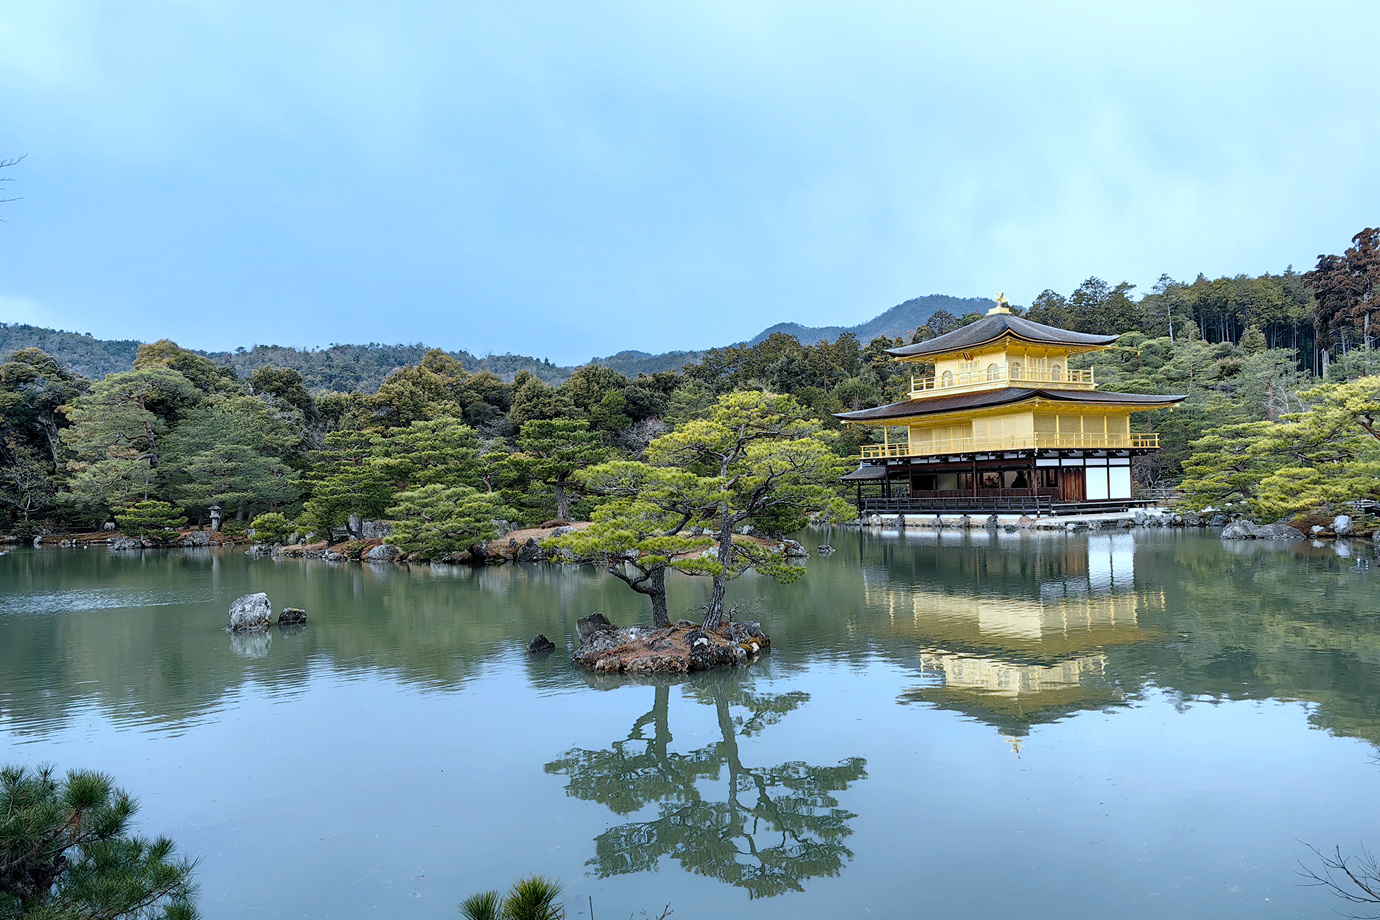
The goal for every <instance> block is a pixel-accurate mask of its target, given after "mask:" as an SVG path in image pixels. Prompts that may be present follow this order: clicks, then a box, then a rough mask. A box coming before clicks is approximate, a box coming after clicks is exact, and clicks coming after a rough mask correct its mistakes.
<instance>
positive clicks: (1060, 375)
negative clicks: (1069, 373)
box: [1049, 364, 1064, 380]
mask: <svg viewBox="0 0 1380 920" xmlns="http://www.w3.org/2000/svg"><path fill="white" fill-rule="evenodd" d="M1049 379H1050V380H1063V379H1064V371H1063V368H1061V367H1059V365H1057V364H1051V365H1050V366H1049Z"/></svg>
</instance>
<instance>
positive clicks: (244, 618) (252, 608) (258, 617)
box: [226, 592, 273, 632]
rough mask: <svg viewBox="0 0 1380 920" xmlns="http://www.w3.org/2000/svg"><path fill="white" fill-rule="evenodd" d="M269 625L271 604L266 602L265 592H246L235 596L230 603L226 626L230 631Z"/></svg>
mask: <svg viewBox="0 0 1380 920" xmlns="http://www.w3.org/2000/svg"><path fill="white" fill-rule="evenodd" d="M271 625H273V605H272V604H270V603H269V602H268V595H267V594H264V593H262V592H261V593H259V594H246V595H244V596H243V597H237V598H235V601H234V603H232V604H231V605H230V625H229V626H227V627H226V628H227V629H229V630H230V631H231V632H245V631H246V630H254V629H268V627H269V626H271Z"/></svg>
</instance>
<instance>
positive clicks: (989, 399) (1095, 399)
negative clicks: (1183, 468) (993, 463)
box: [834, 387, 1188, 422]
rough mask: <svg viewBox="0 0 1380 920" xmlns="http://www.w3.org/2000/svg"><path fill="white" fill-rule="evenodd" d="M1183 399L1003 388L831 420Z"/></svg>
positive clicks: (1145, 405) (1155, 404) (1133, 405)
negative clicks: (1038, 402)
mask: <svg viewBox="0 0 1380 920" xmlns="http://www.w3.org/2000/svg"><path fill="white" fill-rule="evenodd" d="M1187 398H1188V397H1187V396H1186V395H1185V396H1159V395H1156V394H1153V393H1103V392H1100V391H1097V390H1055V389H1049V390H1045V389H1039V388H1032V387H1006V388H1004V389H1000V390H981V391H978V392H976V393H958V394H955V395H953V396H930V397H926V398H924V399H908V400H906V401H905V402H898V403H892V404H891V405H889V406H878V407H877V408H875V409H860V410H858V411H856V412H835V413H834V417H835V418H838V419H842V420H843V421H845V422H880V421H885V420H887V419H897V418H916V417H918V416H922V415H938V414H940V413H944V412H962V411H965V410H972V409H990V408H992V407H994V406H1007V405H1013V404H1015V403H1021V402H1026V401H1027V400H1032V399H1042V400H1045V401H1046V402H1052V403H1067V404H1069V405H1082V406H1118V407H1126V408H1130V409H1133V410H1145V409H1162V408H1165V407H1166V406H1172V405H1174V404H1175V403H1180V402H1183V401H1184V400H1185V399H1187Z"/></svg>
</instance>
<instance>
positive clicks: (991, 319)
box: [886, 312, 1121, 358]
mask: <svg viewBox="0 0 1380 920" xmlns="http://www.w3.org/2000/svg"><path fill="white" fill-rule="evenodd" d="M1004 335H1010V336H1014V337H1016V338H1018V339H1021V340H1022V341H1025V342H1031V343H1034V344H1036V345H1066V346H1073V347H1075V348H1089V347H1091V348H1098V347H1101V346H1103V345H1110V344H1112V343H1113V342H1115V341H1116V340H1117V339H1119V338H1121V336H1119V335H1092V334H1090V333H1086V332H1070V331H1069V330H1067V329H1056V328H1055V327H1054V326H1046V325H1045V324H1044V323H1037V322H1033V321H1031V320H1028V319H1023V318H1022V317H1019V316H1017V315H1016V314H1014V313H1007V312H992V313H988V314H987V315H986V316H984V317H983V318H982V319H980V320H978V321H977V322H975V323H969V324H968V325H967V326H964V327H962V328H960V329H955V330H954V331H953V332H946V333H944V334H943V335H941V336H936V337H935V338H932V339H930V340H929V341H927V342H918V343H916V344H914V345H907V346H905V347H904V348H888V349H887V350H886V353H887V354H889V355H891V356H892V357H894V358H923V357H928V356H930V355H946V354H952V353H954V352H959V351H968V350H970V349H974V348H978V347H980V346H982V345H986V344H988V343H989V342H995V341H996V340H997V339H1000V338H1001V337H1002V336H1004Z"/></svg>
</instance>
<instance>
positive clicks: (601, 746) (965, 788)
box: [0, 531, 1380, 920]
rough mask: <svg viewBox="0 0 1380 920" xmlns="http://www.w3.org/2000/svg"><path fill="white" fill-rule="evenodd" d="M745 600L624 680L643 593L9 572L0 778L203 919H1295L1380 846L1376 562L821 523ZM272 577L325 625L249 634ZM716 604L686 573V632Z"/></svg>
mask: <svg viewBox="0 0 1380 920" xmlns="http://www.w3.org/2000/svg"><path fill="white" fill-rule="evenodd" d="M803 539H804V541H805V542H806V543H807V545H813V544H815V543H819V542H820V541H821V540H824V539H827V540H828V541H829V542H831V543H832V544H833V545H834V546H835V547H836V548H837V549H838V552H837V553H836V554H835V555H832V556H827V557H815V558H811V559H810V560H809V561H808V563H807V567H808V573H807V576H806V577H805V579H803V580H802V581H801V582H800V583H798V584H795V585H788V586H779V585H775V584H773V583H770V582H767V581H765V580H762V579H755V578H752V577H749V578H746V579H744V580H742V581H741V582H738V583H736V584H735V585H734V587H733V589H732V592H731V598H732V599H734V600H737V601H739V602H746V603H749V604H752V605H754V606H755V608H756V612H755V613H754V614H753V616H754V617H755V618H760V619H761V620H763V623H764V626H765V627H766V628H767V630H768V632H770V633H771V634H772V636H773V641H774V642H775V645H776V648H775V650H774V651H773V652H772V654H771V655H770V656H768V657H767V658H765V659H764V660H763V661H761V662H759V663H757V664H754V665H753V666H752V667H751V668H748V669H744V670H740V671H737V672H733V673H730V674H726V675H718V676H707V675H706V676H696V677H691V678H688V679H685V678H682V679H678V680H664V681H646V680H644V681H633V680H624V679H596V678H594V677H592V676H590V675H585V674H582V673H577V672H575V671H573V670H572V668H571V666H570V664H569V661H568V658H567V657H566V655H565V654H563V652H557V653H556V654H554V655H552V656H549V657H546V658H540V659H534V658H532V657H530V656H528V655H527V654H526V652H525V651H524V645H525V643H526V641H527V640H528V639H529V638H530V637H531V636H532V635H534V634H536V633H545V634H546V635H547V636H549V637H550V638H551V639H552V640H553V641H555V642H556V644H557V646H560V647H563V649H568V648H569V647H570V646H571V643H572V642H573V638H574V634H575V621H576V619H577V618H579V617H580V616H583V615H585V614H586V613H589V612H590V611H593V610H599V611H603V612H605V613H607V614H608V615H609V616H610V618H611V619H613V620H614V621H615V622H630V621H632V620H634V619H637V618H645V617H648V616H649V611H648V610H647V609H645V601H644V600H643V599H642V598H640V597H637V596H635V595H633V594H632V592H630V591H628V590H627V589H626V588H625V587H623V586H622V585H621V584H620V583H617V582H615V581H614V580H612V579H609V578H607V577H600V576H599V575H597V574H596V573H594V572H592V571H590V570H564V569H558V568H554V567H547V566H534V567H517V566H506V567H502V568H495V569H480V570H470V569H465V568H439V567H438V568H435V569H431V568H414V569H410V570H408V569H398V568H393V567H374V566H365V567H359V566H337V565H331V564H327V563H322V562H319V561H315V560H311V561H267V560H263V561H250V560H248V559H247V558H246V557H245V556H244V555H243V554H241V553H220V552H211V551H195V550H193V551H181V552H146V553H143V554H139V553H134V554H128V553H124V554H112V553H108V552H106V551H104V550H59V549H48V550H37V551H33V550H18V551H14V552H10V553H9V554H7V555H5V556H4V557H0V761H3V762H21V763H31V764H32V763H40V762H52V763H56V764H58V765H59V766H61V767H63V768H68V767H77V766H82V767H94V768H100V769H104V770H108V771H110V772H112V773H114V774H115V775H116V776H117V778H118V779H119V781H120V782H121V783H122V784H123V785H124V786H125V787H127V788H129V789H130V790H131V791H132V792H134V793H135V794H136V795H137V796H138V797H139V798H140V799H141V800H142V802H143V810H142V812H141V815H140V822H141V823H140V826H141V828H142V829H145V830H147V831H148V832H151V833H153V832H156V833H166V834H168V835H170V836H172V837H173V838H174V839H175V840H177V841H178V842H179V844H180V845H181V847H182V848H183V849H184V850H185V851H187V852H190V853H191V854H194V855H197V856H199V857H200V859H201V865H200V868H199V870H198V877H199V879H200V881H201V886H202V904H203V912H204V914H205V916H206V917H208V918H229V917H245V916H261V917H266V918H267V917H313V918H315V917H342V918H349V917H404V918H407V917H416V918H422V917H453V916H456V913H455V905H456V904H457V903H458V902H459V901H460V900H461V899H463V898H464V897H466V896H467V895H469V894H471V893H473V892H475V891H477V890H480V889H484V888H490V887H503V886H506V885H507V884H508V883H510V882H511V881H512V880H513V879H515V878H517V877H518V876H519V875H523V874H527V873H531V872H540V873H543V874H546V875H551V876H557V877H559V878H560V879H561V880H562V882H563V883H564V885H565V887H566V892H567V902H566V903H567V906H568V911H569V916H570V917H572V918H579V917H588V915H589V904H590V899H591V897H592V899H593V905H594V914H595V917H601V918H618V917H626V916H628V915H629V914H631V913H635V914H636V915H638V916H640V915H641V912H642V911H643V910H646V911H648V912H649V913H650V914H652V915H653V916H655V915H656V914H658V913H660V911H661V909H662V907H663V905H666V904H668V903H669V904H670V905H671V906H672V907H673V908H674V909H675V916H676V917H678V918H691V917H711V916H733V917H752V918H757V917H762V918H767V917H782V918H785V917H791V918H798V917H857V916H866V915H867V914H868V913H869V912H870V913H871V914H872V915H879V916H909V915H921V914H923V915H926V916H935V915H945V914H949V915H953V916H961V917H1011V916H1020V917H1058V918H1061V920H1063V918H1067V917H1069V916H1113V915H1115V916H1125V917H1166V916H1175V917H1298V916H1327V915H1330V911H1331V910H1332V909H1333V908H1335V907H1340V906H1342V905H1340V904H1337V903H1334V901H1333V900H1332V899H1331V898H1330V897H1329V896H1328V895H1327V894H1326V893H1325V892H1322V891H1320V890H1318V889H1315V888H1307V887H1303V886H1301V885H1300V884H1299V881H1300V880H1299V878H1298V877H1297V875H1296V874H1295V873H1296V870H1297V868H1298V864H1299V861H1300V860H1305V861H1308V860H1310V859H1311V854H1310V853H1309V851H1308V849H1307V847H1306V846H1305V844H1314V845H1317V846H1319V847H1321V848H1324V849H1330V848H1332V847H1333V846H1336V845H1340V846H1342V847H1343V849H1344V850H1346V851H1356V850H1357V849H1359V847H1360V846H1361V844H1362V843H1363V842H1364V843H1366V844H1368V845H1369V846H1370V847H1372V848H1375V847H1380V820H1377V818H1380V759H1378V758H1377V745H1380V570H1377V562H1376V559H1375V552H1374V549H1373V548H1371V547H1370V546H1369V545H1368V544H1367V545H1365V546H1364V547H1363V546H1362V545H1361V544H1356V545H1355V546H1354V547H1353V548H1352V554H1351V555H1346V556H1344V555H1340V554H1339V552H1338V551H1337V550H1336V549H1334V548H1333V547H1332V546H1331V545H1327V546H1312V545H1308V544H1305V545H1303V546H1294V547H1273V546H1268V545H1255V544H1249V543H1247V544H1224V543H1222V542H1220V541H1218V540H1216V539H1214V538H1212V537H1202V536H1196V535H1182V534H1162V533H1152V534H1148V535H1143V534H1137V535H1136V536H1134V537H1132V536H1130V535H1122V534H1118V535H1115V536H1109V535H1086V536H1065V535H1062V534H1039V535H1006V534H1002V535H1000V537H993V538H989V537H987V536H986V535H985V534H978V535H961V534H954V535H948V534H946V535H943V536H936V535H934V534H920V535H916V534H910V535H905V536H898V535H895V534H888V535H877V534H869V533H866V532H863V533H859V532H857V531H834V532H832V533H826V532H822V531H812V532H810V533H808V534H806V535H805V536H804V538H803ZM253 591H266V592H267V593H268V595H269V597H270V598H271V599H272V601H273V603H274V606H275V608H282V607H284V606H296V607H303V608H306V609H307V610H308V611H309V614H310V617H311V622H310V623H309V624H308V625H307V626H306V627H305V628H302V629H299V630H297V631H294V632H284V631H280V630H277V629H275V630H274V631H273V632H271V633H269V634H265V635H258V636H248V637H243V636H231V635H228V634H226V633H225V632H223V631H221V629H220V627H221V626H222V625H223V623H224V621H225V617H226V609H227V607H228V606H229V604H230V602H231V601H232V600H233V599H234V598H235V597H237V596H239V595H241V594H245V593H249V592H253ZM704 597H705V591H704V585H703V584H702V583H701V582H698V581H693V580H690V579H678V580H677V581H675V582H674V583H673V584H672V596H671V602H672V610H673V612H676V611H688V610H689V608H691V607H692V606H693V605H695V604H697V603H701V602H702V601H703V599H704Z"/></svg>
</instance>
